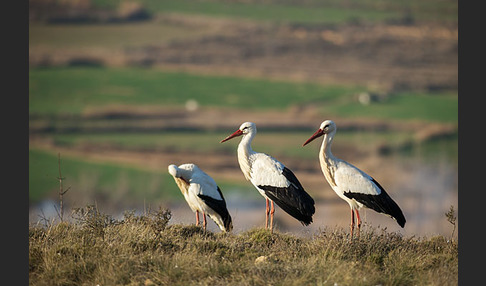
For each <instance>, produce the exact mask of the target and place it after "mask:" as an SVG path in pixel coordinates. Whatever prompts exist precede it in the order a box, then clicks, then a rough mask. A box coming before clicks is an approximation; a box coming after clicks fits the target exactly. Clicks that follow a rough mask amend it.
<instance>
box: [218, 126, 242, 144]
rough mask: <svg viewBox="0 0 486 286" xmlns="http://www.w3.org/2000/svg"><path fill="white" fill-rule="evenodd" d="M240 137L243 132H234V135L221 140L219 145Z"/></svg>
mask: <svg viewBox="0 0 486 286" xmlns="http://www.w3.org/2000/svg"><path fill="white" fill-rule="evenodd" d="M240 135H243V131H241V130H240V129H238V130H236V131H235V133H233V134H231V135H230V136H228V137H226V138H224V139H223V140H221V142H219V143H223V142H226V141H228V140H230V139H231V138H234V137H238V136H240Z"/></svg>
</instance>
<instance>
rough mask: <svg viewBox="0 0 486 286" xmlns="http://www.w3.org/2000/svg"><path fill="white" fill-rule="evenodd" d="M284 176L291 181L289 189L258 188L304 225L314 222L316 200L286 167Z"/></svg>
mask: <svg viewBox="0 0 486 286" xmlns="http://www.w3.org/2000/svg"><path fill="white" fill-rule="evenodd" d="M282 175H284V176H285V178H287V180H289V182H290V185H289V186H288V187H285V188H283V187H274V186H258V187H259V188H260V189H262V190H263V191H265V195H266V196H267V197H268V198H269V199H271V200H272V201H274V202H275V203H276V204H277V205H278V206H279V207H280V208H281V209H283V210H284V211H285V212H287V213H288V214H289V215H291V216H292V217H294V218H295V219H297V220H299V221H300V222H301V223H302V224H303V225H309V224H310V223H311V222H312V215H314V213H315V207H314V204H315V203H314V199H313V198H312V197H311V196H310V195H309V194H308V193H307V192H306V191H305V190H304V188H303V187H302V185H301V184H300V182H299V180H298V179H297V177H295V175H294V173H292V171H291V170H290V169H288V168H286V167H284V169H283V172H282Z"/></svg>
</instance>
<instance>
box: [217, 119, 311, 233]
mask: <svg viewBox="0 0 486 286" xmlns="http://www.w3.org/2000/svg"><path fill="white" fill-rule="evenodd" d="M256 133H257V129H256V126H255V124H254V123H252V122H245V123H243V124H241V126H240V128H239V129H238V130H236V131H235V132H234V133H233V134H231V135H229V136H228V137H226V138H225V139H223V140H221V143H223V142H225V141H228V140H229V139H231V138H234V137H237V136H242V138H241V141H240V144H239V145H238V152H237V154H238V163H239V164H240V168H241V171H242V172H243V175H244V176H245V178H246V180H248V181H250V182H251V183H252V184H253V185H254V186H255V188H256V189H257V190H258V192H259V193H260V194H261V195H262V196H263V197H264V198H265V201H266V210H265V214H266V216H265V228H268V216H269V214H270V230H273V214H274V213H275V206H274V202H275V203H276V204H277V205H278V206H279V207H280V208H282V209H283V210H284V211H285V212H287V213H288V214H289V215H291V216H292V217H294V218H295V219H297V220H299V221H300V222H301V223H302V224H303V225H309V224H310V223H311V222H312V215H313V214H314V212H315V207H314V199H312V197H311V196H310V195H309V194H308V193H306V191H305V190H304V188H303V187H302V185H301V184H300V182H299V180H298V179H297V177H295V175H294V173H292V171H291V170H290V169H288V168H287V167H285V166H284V165H283V164H282V163H280V162H279V161H277V160H276V159H274V158H272V157H271V156H269V155H267V154H264V153H257V152H255V151H253V150H252V148H251V142H252V140H253V138H254V137H255V134H256ZM269 202H270V204H271V209H270V208H269Z"/></svg>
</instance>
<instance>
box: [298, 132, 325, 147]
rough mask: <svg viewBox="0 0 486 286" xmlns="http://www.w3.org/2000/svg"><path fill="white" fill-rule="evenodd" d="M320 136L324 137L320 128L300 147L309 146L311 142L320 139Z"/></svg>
mask: <svg viewBox="0 0 486 286" xmlns="http://www.w3.org/2000/svg"><path fill="white" fill-rule="evenodd" d="M322 135H324V132H323V131H322V129H321V128H319V129H317V131H316V132H315V133H314V134H313V135H312V136H311V137H310V138H309V139H307V141H305V143H304V144H303V145H302V146H305V145H307V144H309V143H310V142H311V141H312V140H314V139H316V138H318V137H321V136H322Z"/></svg>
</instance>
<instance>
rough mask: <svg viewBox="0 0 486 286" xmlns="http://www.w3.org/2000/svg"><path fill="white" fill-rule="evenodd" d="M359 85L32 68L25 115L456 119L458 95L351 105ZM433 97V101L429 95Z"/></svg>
mask: <svg viewBox="0 0 486 286" xmlns="http://www.w3.org/2000/svg"><path fill="white" fill-rule="evenodd" d="M363 91H367V90H366V88H364V87H359V86H337V85H332V86H323V85H318V84H315V83H293V82H284V81H272V80H262V79H250V78H238V77H229V76H228V77H224V76H209V75H192V74H186V73H179V72H165V71H159V70H153V69H139V68H122V69H116V68H37V69H31V70H30V71H29V113H30V114H31V115H40V116H58V115H60V114H78V115H79V114H81V113H83V111H85V110H87V109H93V108H96V109H97V110H100V109H101V108H102V107H103V106H105V107H108V106H109V105H110V104H126V105H131V106H145V107H155V106H160V107H171V106H184V105H185V103H186V102H187V101H188V100H190V99H193V100H196V101H197V102H198V103H199V105H200V106H206V107H225V108H240V109H247V110H266V109H270V110H285V109H287V108H289V107H291V106H294V105H313V106H318V107H319V109H320V111H321V112H322V115H323V116H325V117H328V118H329V117H331V116H349V117H362V118H381V119H390V120H395V119H398V120H409V119H414V120H424V121H436V122H456V121H457V119H458V113H457V104H458V98H457V94H454V93H451V92H440V93H435V94H425V93H410V92H407V93H397V94H392V95H390V96H389V98H388V100H386V101H384V102H378V103H375V104H371V105H368V106H363V105H361V104H360V103H359V102H358V101H357V100H356V94H357V93H358V92H363ZM431 95H433V96H431Z"/></svg>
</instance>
